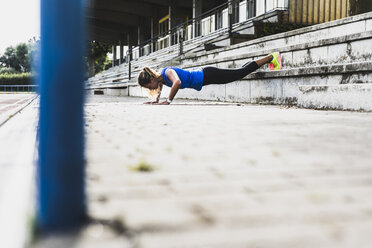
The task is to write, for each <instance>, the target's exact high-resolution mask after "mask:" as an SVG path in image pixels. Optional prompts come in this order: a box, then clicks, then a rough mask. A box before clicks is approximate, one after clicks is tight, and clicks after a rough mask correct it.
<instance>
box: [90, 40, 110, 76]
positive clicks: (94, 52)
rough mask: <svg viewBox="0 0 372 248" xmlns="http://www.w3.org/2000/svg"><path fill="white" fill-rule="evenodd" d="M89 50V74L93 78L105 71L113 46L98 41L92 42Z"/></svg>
mask: <svg viewBox="0 0 372 248" xmlns="http://www.w3.org/2000/svg"><path fill="white" fill-rule="evenodd" d="M87 48H88V49H87V50H88V54H87V60H88V74H89V77H91V76H94V74H96V73H98V72H101V71H102V70H104V69H105V65H106V64H107V62H106V61H107V53H109V52H111V50H112V48H111V45H107V44H104V43H101V42H97V41H90V42H89V43H88V47H87Z"/></svg>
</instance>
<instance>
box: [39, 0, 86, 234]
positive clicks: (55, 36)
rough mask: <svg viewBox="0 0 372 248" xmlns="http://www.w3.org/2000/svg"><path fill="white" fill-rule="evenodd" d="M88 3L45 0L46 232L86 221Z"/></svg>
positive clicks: (42, 186)
mask: <svg viewBox="0 0 372 248" xmlns="http://www.w3.org/2000/svg"><path fill="white" fill-rule="evenodd" d="M84 2H85V1H83V0H64V1H60V0H41V30H40V35H41V42H40V48H41V53H40V54H41V58H40V60H41V61H40V74H39V75H40V76H39V85H40V117H39V137H38V139H39V147H38V153H39V156H38V168H37V186H38V194H37V197H38V202H37V223H38V224H39V225H40V228H41V229H42V230H43V231H45V232H53V231H61V230H65V231H69V230H73V229H74V228H76V227H79V226H81V225H82V224H83V222H84V220H85V217H86V202H85V200H86V197H85V186H84V176H85V172H84V119H83V103H84V62H83V61H84V55H85V54H84V52H85V48H84V44H85V40H86V36H85V30H86V28H85V22H84V21H85V13H84V6H85V5H84ZM66 13H69V14H68V15H66Z"/></svg>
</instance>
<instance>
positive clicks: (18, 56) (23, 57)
mask: <svg viewBox="0 0 372 248" xmlns="http://www.w3.org/2000/svg"><path fill="white" fill-rule="evenodd" d="M0 64H1V65H2V67H6V68H12V69H14V70H16V71H17V72H30V70H31V62H30V53H29V46H28V45H27V44H26V43H20V44H18V45H17V46H16V47H12V46H10V47H8V48H6V50H5V53H4V54H3V55H2V56H1V57H0Z"/></svg>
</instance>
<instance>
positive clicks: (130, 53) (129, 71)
mask: <svg viewBox="0 0 372 248" xmlns="http://www.w3.org/2000/svg"><path fill="white" fill-rule="evenodd" d="M127 44H128V51H127V61H128V79H129V80H130V79H131V75H130V74H131V64H130V61H131V59H132V45H131V42H130V34H129V33H128V34H127Z"/></svg>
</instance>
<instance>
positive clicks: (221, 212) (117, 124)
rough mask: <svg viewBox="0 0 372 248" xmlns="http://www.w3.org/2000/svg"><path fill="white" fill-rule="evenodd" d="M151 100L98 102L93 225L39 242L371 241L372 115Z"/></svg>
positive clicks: (91, 131) (91, 151)
mask: <svg viewBox="0 0 372 248" xmlns="http://www.w3.org/2000/svg"><path fill="white" fill-rule="evenodd" d="M142 101H144V99H139V98H125V97H107V96H91V97H89V98H88V100H87V103H86V108H85V119H86V127H85V128H86V134H87V143H86V157H87V192H88V205H89V215H90V217H91V218H92V221H91V223H90V224H89V225H88V226H86V227H85V228H83V230H81V232H80V233H76V234H74V235H70V236H62V237H59V238H56V237H55V236H54V237H45V238H44V239H42V240H39V241H38V243H37V244H36V245H35V247H38V248H40V247H105V248H106V247H137V248H157V247H159V248H167V247H169V248H174V247H177V248H178V247H180V248H181V247H185V248H186V247H187V248H196V247H203V248H205V247H221V248H222V247H223V248H226V247H273V248H278V247H286V248H288V247H301V248H306V247H327V248H331V247H337V248H341V247H353V248H355V247H359V248H361V247H371V243H372V236H371V230H372V200H371V197H370V196H371V194H372V157H371V151H372V125H371V123H372V113H358V112H335V111H314V110H306V109H296V108H285V107H281V106H260V105H258V106H255V105H241V104H224V103H213V102H195V101H183V100H178V101H177V100H176V101H175V102H174V103H173V104H171V105H169V106H154V105H143V104H141V103H142ZM140 168H142V169H143V170H146V169H147V170H149V169H152V171H141V170H140Z"/></svg>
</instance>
